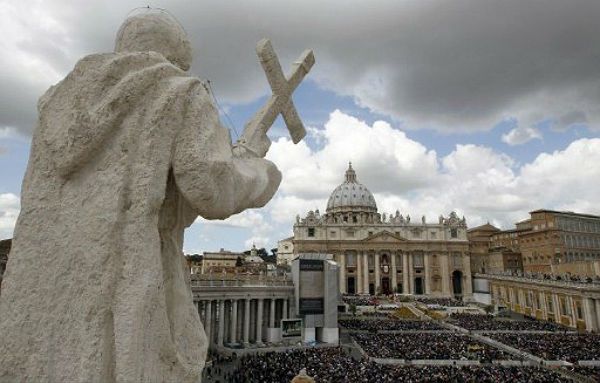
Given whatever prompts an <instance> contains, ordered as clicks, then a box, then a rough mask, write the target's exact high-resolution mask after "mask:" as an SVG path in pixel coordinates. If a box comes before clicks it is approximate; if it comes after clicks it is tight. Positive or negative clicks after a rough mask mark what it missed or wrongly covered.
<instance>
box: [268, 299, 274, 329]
mask: <svg viewBox="0 0 600 383" xmlns="http://www.w3.org/2000/svg"><path fill="white" fill-rule="evenodd" d="M269 327H270V328H274V327H275V299H271V307H270V308H269Z"/></svg>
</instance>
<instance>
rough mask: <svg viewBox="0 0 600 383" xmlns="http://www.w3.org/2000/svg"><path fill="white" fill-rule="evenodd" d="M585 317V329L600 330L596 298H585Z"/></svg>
mask: <svg viewBox="0 0 600 383" xmlns="http://www.w3.org/2000/svg"><path fill="white" fill-rule="evenodd" d="M583 318H584V319H585V329H586V330H587V331H598V323H597V322H596V307H595V305H594V300H593V299H591V298H585V297H584V298H583Z"/></svg>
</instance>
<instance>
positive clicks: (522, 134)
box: [502, 126, 542, 145]
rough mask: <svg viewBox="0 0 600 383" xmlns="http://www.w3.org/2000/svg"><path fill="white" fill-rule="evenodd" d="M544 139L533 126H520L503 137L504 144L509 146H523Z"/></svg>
mask: <svg viewBox="0 0 600 383" xmlns="http://www.w3.org/2000/svg"><path fill="white" fill-rule="evenodd" d="M534 139H538V140H541V139H542V132H540V130H539V129H537V128H535V127H533V126H518V127H516V128H514V129H512V130H511V131H510V132H508V133H506V134H503V135H502V142H505V143H507V144H509V145H522V144H524V143H527V142H529V141H531V140H534Z"/></svg>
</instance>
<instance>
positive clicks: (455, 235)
mask: <svg viewBox="0 0 600 383" xmlns="http://www.w3.org/2000/svg"><path fill="white" fill-rule="evenodd" d="M450 238H458V230H456V229H450Z"/></svg>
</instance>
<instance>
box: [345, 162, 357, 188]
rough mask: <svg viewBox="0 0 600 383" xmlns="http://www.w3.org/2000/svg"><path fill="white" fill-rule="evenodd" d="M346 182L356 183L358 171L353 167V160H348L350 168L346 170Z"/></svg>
mask: <svg viewBox="0 0 600 383" xmlns="http://www.w3.org/2000/svg"><path fill="white" fill-rule="evenodd" d="M346 182H347V183H356V172H355V171H354V169H352V161H350V162H348V170H346Z"/></svg>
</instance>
